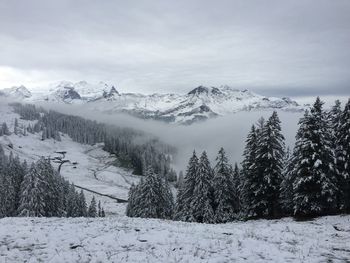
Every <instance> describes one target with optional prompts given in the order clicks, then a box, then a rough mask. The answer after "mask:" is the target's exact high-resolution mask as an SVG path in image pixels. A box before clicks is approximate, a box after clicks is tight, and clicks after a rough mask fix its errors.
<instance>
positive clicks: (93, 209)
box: [88, 196, 97, 217]
mask: <svg viewBox="0 0 350 263" xmlns="http://www.w3.org/2000/svg"><path fill="white" fill-rule="evenodd" d="M96 216H97V209H96V200H95V196H93V197H92V199H91V203H90V205H89V209H88V217H96Z"/></svg>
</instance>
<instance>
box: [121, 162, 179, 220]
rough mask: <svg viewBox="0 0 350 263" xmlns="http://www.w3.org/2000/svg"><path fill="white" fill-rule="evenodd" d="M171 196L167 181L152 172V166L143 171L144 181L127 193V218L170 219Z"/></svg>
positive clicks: (171, 212)
mask: <svg viewBox="0 0 350 263" xmlns="http://www.w3.org/2000/svg"><path fill="white" fill-rule="evenodd" d="M173 206H174V201H173V196H172V193H171V191H170V187H169V184H168V182H167V181H163V180H162V178H161V176H160V175H159V174H157V173H155V172H154V170H153V168H152V166H150V165H149V166H147V167H146V169H145V179H144V180H141V182H140V183H139V184H138V185H137V186H132V187H131V189H130V191H129V202H128V206H127V209H126V214H127V216H131V217H143V218H171V217H172V214H173Z"/></svg>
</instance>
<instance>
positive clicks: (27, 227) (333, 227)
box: [0, 216, 350, 263]
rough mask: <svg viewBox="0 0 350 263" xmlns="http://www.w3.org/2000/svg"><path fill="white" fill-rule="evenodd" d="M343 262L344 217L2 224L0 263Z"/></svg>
mask: <svg viewBox="0 0 350 263" xmlns="http://www.w3.org/2000/svg"><path fill="white" fill-rule="evenodd" d="M243 261H245V262H349V261H350V216H332V217H324V218H319V219H316V220H314V221H309V222H295V221H293V220H292V219H290V218H287V219H283V220H273V221H267V220H259V221H249V222H237V223H230V224H223V225H205V224H196V223H192V224H190V223H182V222H171V221H163V220H145V219H131V218H127V217H124V216H120V217H109V218H108V217H107V218H96V219H89V218H74V219H66V218H51V219H44V218H4V219H1V220H0V262H60V263H61V262H80V263H81V262H191V263H192V262H243Z"/></svg>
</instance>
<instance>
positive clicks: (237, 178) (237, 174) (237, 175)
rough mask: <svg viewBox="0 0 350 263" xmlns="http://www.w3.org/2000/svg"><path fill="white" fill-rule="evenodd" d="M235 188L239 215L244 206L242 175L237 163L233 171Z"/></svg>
mask: <svg viewBox="0 0 350 263" xmlns="http://www.w3.org/2000/svg"><path fill="white" fill-rule="evenodd" d="M232 174H233V188H234V189H235V196H236V200H237V201H236V202H237V210H238V213H240V212H241V209H242V207H243V204H242V181H243V180H242V173H241V171H240V169H239V168H238V164H237V163H235V166H234V169H233V172H232Z"/></svg>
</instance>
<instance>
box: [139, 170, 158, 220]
mask: <svg viewBox="0 0 350 263" xmlns="http://www.w3.org/2000/svg"><path fill="white" fill-rule="evenodd" d="M145 176H146V178H145V181H144V183H143V184H142V185H141V189H140V194H141V196H140V198H139V202H140V203H139V215H138V216H139V217H143V218H159V217H160V215H159V210H160V207H159V206H160V201H161V192H160V191H161V182H160V181H159V178H158V176H157V175H156V174H155V173H154V171H153V168H152V167H151V166H148V167H147V168H146V174H145Z"/></svg>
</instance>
